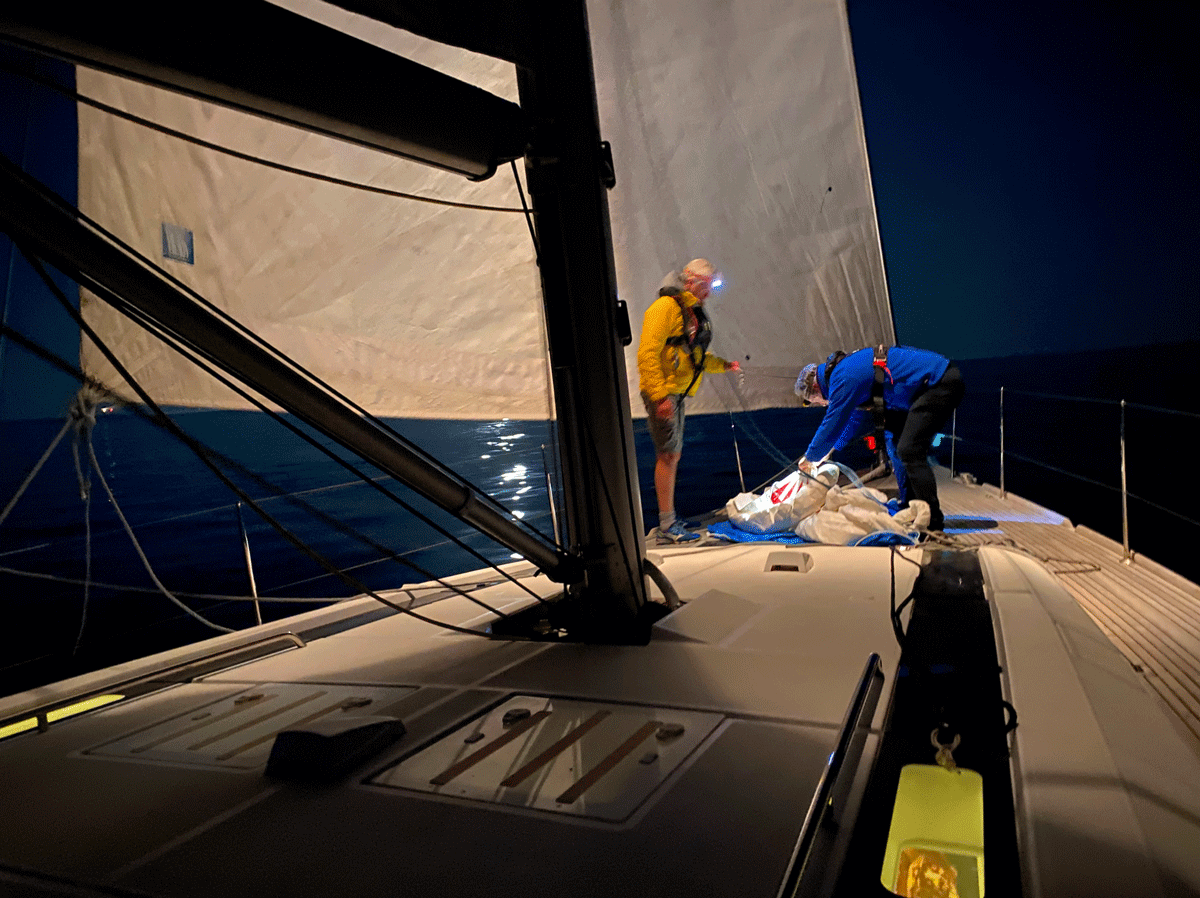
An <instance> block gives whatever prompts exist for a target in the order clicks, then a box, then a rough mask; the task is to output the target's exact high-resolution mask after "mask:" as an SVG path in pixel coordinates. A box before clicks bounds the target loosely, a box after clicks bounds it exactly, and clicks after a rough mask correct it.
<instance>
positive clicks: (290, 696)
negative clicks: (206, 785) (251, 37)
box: [86, 683, 416, 770]
mask: <svg viewBox="0 0 1200 898" xmlns="http://www.w3.org/2000/svg"><path fill="white" fill-rule="evenodd" d="M185 688H186V687H185ZM414 691H416V690H415V688H414V687H405V686H399V687H396V686H391V687H382V686H344V685H327V684H323V683H265V684H263V685H261V686H251V687H249V688H247V689H243V690H242V691H241V692H239V693H237V694H236V695H230V696H227V697H225V698H223V699H221V700H219V701H216V702H207V703H205V704H203V705H199V706H197V707H196V708H193V709H192V710H191V711H188V712H186V713H184V714H182V715H178V716H176V717H173V718H171V719H169V720H164V721H161V722H160V723H156V724H154V725H152V726H150V727H143V728H141V729H139V730H136V731H134V732H132V733H129V734H127V735H125V736H122V737H121V738H120V739H117V740H115V741H113V742H108V743H105V744H104V745H101V746H99V747H97V748H93V749H89V750H88V751H87V752H86V753H87V754H89V755H96V756H102V757H109V758H127V759H142V760H153V761H170V762H173V763H182V764H195V765H199V766H202V767H230V768H235V769H241V770H250V769H255V768H259V767H263V766H264V765H265V764H266V763H267V757H268V756H269V755H270V753H271V743H272V742H273V741H274V739H275V736H276V735H277V734H279V733H280V732H282V731H283V730H287V729H291V728H293V727H299V726H304V725H305V724H309V723H312V722H314V721H317V720H322V719H326V718H329V717H330V716H332V715H335V714H346V713H351V714H359V715H361V714H378V713H380V712H381V711H383V709H385V708H387V707H389V706H391V705H394V704H395V703H396V702H398V701H399V700H400V699H402V698H404V697H405V696H406V695H409V694H411V693H412V692H414Z"/></svg>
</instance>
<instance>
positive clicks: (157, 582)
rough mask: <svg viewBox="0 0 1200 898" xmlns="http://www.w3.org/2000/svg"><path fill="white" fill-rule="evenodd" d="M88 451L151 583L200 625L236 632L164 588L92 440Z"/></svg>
mask: <svg viewBox="0 0 1200 898" xmlns="http://www.w3.org/2000/svg"><path fill="white" fill-rule="evenodd" d="M87 451H88V457H89V458H90V459H91V462H92V468H93V469H94V470H95V472H96V476H97V477H98V478H99V479H100V485H101V486H102V487H104V492H105V494H107V496H108V501H109V502H110V503H112V507H113V511H115V512H116V513H117V518H118V519H119V520H120V521H121V526H122V527H124V528H125V532H126V533H127V534H129V540H130V542H132V543H133V548H134V550H135V551H136V552H137V556H138V558H140V559H141V561H142V566H143V567H144V568H145V569H146V573H147V574H149V575H150V580H151V582H152V583H154V585H155V586H157V587H158V591H159V592H161V593H162V594H163V595H164V596H166V597H167V598H168V599H170V600H171V602H172V603H174V604H175V605H176V606H178V607H179V608H181V609H182V610H183V611H185V612H187V614H188V616H190V617H192V618H194V619H196V620H198V621H199V622H200V623H202V624H204V625H205V626H206V627H209V628H210V629H213V630H216V631H217V632H218V633H232V632H234V631H233V629H232V628H231V627H223V626H221V625H220V624H215V623H213V622H212V621H210V620H209V619H208V618H206V617H203V616H201V615H200V614H199V612H197V611H195V610H193V609H191V608H189V607H188V606H187V604H185V603H184V602H182V601H180V600H179V599H178V598H176V597H175V595H174V594H173V593H172V592H171V591H170V590H169V589H167V588H166V587H165V586H163V584H162V581H161V580H159V579H158V575H157V574H155V573H154V569H153V568H152V567H151V566H150V559H148V558H147V557H146V553H145V552H143V551H142V544H141V543H140V542H138V538H137V536H135V535H134V532H133V528H132V527H131V526H129V521H128V520H126V519H125V513H124V512H123V511H121V506H120V505H118V504H117V497H116V496H114V495H113V491H112V488H111V487H110V486H109V485H108V480H107V479H106V478H105V476H104V472H103V471H102V470H101V468H100V462H99V460H98V459H97V458H96V450H95V447H94V446H92V442H91V440H88V443H87ZM88 492H89V494H90V492H91V491H90V490H89V491H88ZM89 505H90V503H89ZM89 559H90V555H89ZM88 569H89V572H90V570H91V565H90V561H89V565H88ZM79 638H80V639H82V638H83V625H82V624H80V627H79ZM75 648H76V650H78V648H79V642H78V641H76V643H75Z"/></svg>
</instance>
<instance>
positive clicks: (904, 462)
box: [796, 346, 965, 530]
mask: <svg viewBox="0 0 1200 898" xmlns="http://www.w3.org/2000/svg"><path fill="white" fill-rule="evenodd" d="M964 389H965V387H964V384H963V379H962V375H961V374H960V373H959V371H958V367H957V366H956V365H955V364H954V363H953V362H951V361H950V360H949V359H947V358H946V357H945V356H941V355H938V354H937V353H936V352H929V351H928V350H925V349H912V348H909V347H907V346H892V347H882V346H881V347H871V346H868V347H866V348H865V349H860V350H858V351H857V352H852V353H850V354H849V355H845V354H843V353H840V352H835V353H834V354H833V355H831V356H830V357H829V358H828V359H826V360H825V361H824V362H822V363H821V364H815V363H814V364H811V365H808V366H807V367H805V369H804V370H803V371H801V372H800V377H799V378H797V380H796V394H797V395H798V396H800V398H801V399H802V400H804V404H805V405H806V406H807V405H821V406H825V417H824V418H822V419H821V426H820V427H818V428H817V432H816V434H815V435H814V436H813V438H812V442H811V443H809V444H808V449H807V450H806V451H805V453H804V457H803V458H801V459H800V469H801V470H802V471H805V472H808V471H810V470H811V469H812V467H813V461H816V462H820V461H823V460H824V459H826V458H827V457H828V456H830V455H831V454H832V453H833V452H834V450H836V449H841V448H843V447H844V446H845V445H846V444H847V443H849V442H850V441H851V440H852V439H854V438H855V437H856V436H857V435H858V434H859V433H860V432H861V431H862V427H863V424H864V423H865V422H866V420H868V416H867V415H866V414H864V411H865V412H867V413H869V414H870V415H882V416H883V421H884V426H885V428H886V430H887V431H888V434H889V436H893V437H894V438H895V442H894V444H893V443H892V441H891V440H889V441H888V442H889V445H888V450H889V452H888V454H889V455H891V456H892V465H893V467H895V469H896V483H897V485H898V486H899V487H900V503H901V506H904V505H907V504H908V501H909V500H910V499H923V500H924V501H926V502H928V503H929V514H930V518H929V529H930V530H941V529H942V528H943V527H944V525H945V521H944V518H943V515H942V508H941V505H940V503H939V502H938V495H937V484H936V482H935V481H934V477H933V470H932V469H931V468H930V467H929V461H928V456H929V450H930V448H931V446H932V445H933V437H934V435H935V434H937V433H938V431H939V430H940V429H941V428H942V427H943V426H944V425H945V424H946V422H947V421H949V420H950V415H951V414H953V412H954V410H955V409H956V408H958V404H959V403H960V402H961V401H962V397H963V392H964ZM810 459H811V460H813V461H810Z"/></svg>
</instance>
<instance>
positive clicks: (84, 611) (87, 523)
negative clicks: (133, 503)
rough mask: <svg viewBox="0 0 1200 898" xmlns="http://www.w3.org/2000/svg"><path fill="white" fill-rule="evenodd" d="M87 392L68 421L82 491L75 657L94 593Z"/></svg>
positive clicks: (92, 420)
mask: <svg viewBox="0 0 1200 898" xmlns="http://www.w3.org/2000/svg"><path fill="white" fill-rule="evenodd" d="M85 389H86V387H82V388H80V389H79V390H78V391H77V392H76V393H75V397H74V398H73V399H72V400H71V411H70V417H68V419H67V420H68V421H71V422H72V423H73V424H75V439H74V441H73V443H72V446H71V455H72V457H73V458H74V461H75V474H76V476H77V477H78V478H79V492H80V493H81V494H82V496H83V605H82V607H81V608H80V609H79V631H78V632H77V633H76V634H75V647H74V648H73V649H71V655H72V657H74V656H75V655H77V654H78V653H79V646H80V644H81V643H82V642H83V631H84V629H85V628H86V627H87V619H88V605H89V599H90V598H91V594H92V475H91V471H90V470H88V471H87V472H86V476H85V475H84V472H81V471H80V470H79V443H80V440H81V439H82V437H83V431H84V429H85V428H86V430H87V440H88V445H89V446H91V439H92V428H93V427H95V426H96V406H95V403H91V404H90V407H89V403H87V402H86V401H85V400H84V399H83V397H82V393H83V391H84V390H85ZM114 505H115V503H114Z"/></svg>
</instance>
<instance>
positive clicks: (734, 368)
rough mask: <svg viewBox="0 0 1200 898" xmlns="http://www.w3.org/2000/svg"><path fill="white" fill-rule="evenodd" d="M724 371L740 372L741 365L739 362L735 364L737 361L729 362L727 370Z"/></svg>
mask: <svg viewBox="0 0 1200 898" xmlns="http://www.w3.org/2000/svg"><path fill="white" fill-rule="evenodd" d="M725 370H726V371H741V370H742V363H741V362H737V361H733V362H730V363H729V367H728V368H726V369H725Z"/></svg>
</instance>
